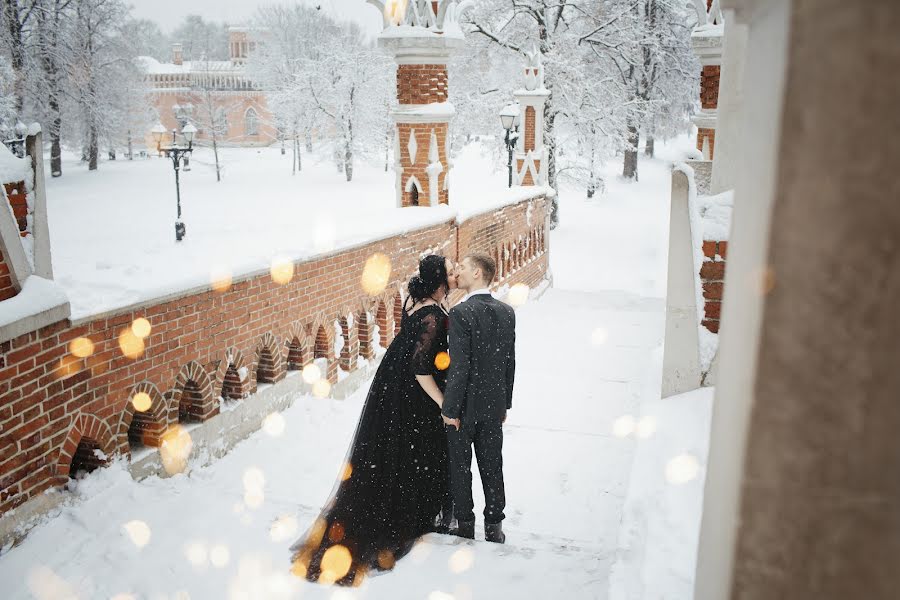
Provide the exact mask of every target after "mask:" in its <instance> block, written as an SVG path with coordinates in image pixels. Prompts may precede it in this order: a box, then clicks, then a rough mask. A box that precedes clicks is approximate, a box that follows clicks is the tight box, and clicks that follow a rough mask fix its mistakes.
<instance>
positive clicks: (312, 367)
mask: <svg viewBox="0 0 900 600" xmlns="http://www.w3.org/2000/svg"><path fill="white" fill-rule="evenodd" d="M302 377H303V381H305V382H306V383H308V384H310V385H312V384H314V383H315V382H317V381H319V380H320V379H322V369H320V368H319V365H317V364H313V363H310V364H308V365H306V366H305V367H303V373H302Z"/></svg>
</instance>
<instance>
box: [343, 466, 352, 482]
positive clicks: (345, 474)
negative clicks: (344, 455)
mask: <svg viewBox="0 0 900 600" xmlns="http://www.w3.org/2000/svg"><path fill="white" fill-rule="evenodd" d="M351 475H353V465H351V464H350V463H345V464H344V470H343V471H342V472H341V481H347V480H348V479H350V476H351Z"/></svg>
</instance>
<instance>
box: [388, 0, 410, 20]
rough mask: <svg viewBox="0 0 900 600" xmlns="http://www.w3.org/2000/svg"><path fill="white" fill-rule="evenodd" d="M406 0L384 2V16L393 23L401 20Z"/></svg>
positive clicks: (404, 11)
mask: <svg viewBox="0 0 900 600" xmlns="http://www.w3.org/2000/svg"><path fill="white" fill-rule="evenodd" d="M406 2H407V0H387V2H385V3H384V18H385V19H386V20H388V21H389V22H391V23H392V24H394V25H399V24H400V23H402V22H403V15H404V14H405V13H406Z"/></svg>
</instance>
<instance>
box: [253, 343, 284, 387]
mask: <svg viewBox="0 0 900 600" xmlns="http://www.w3.org/2000/svg"><path fill="white" fill-rule="evenodd" d="M281 348H282V346H281V344H279V343H278V338H276V337H275V335H274V334H272V333H271V332H266V333H265V335H263V336H262V338H261V339H260V340H259V344H257V346H256V382H257V383H258V384H259V383H277V382H279V381H281V380H282V379H284V377H285V375H287V369H286V368H285V360H284V354H283V353H282V350H281Z"/></svg>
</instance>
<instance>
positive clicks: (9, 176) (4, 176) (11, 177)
mask: <svg viewBox="0 0 900 600" xmlns="http://www.w3.org/2000/svg"><path fill="white" fill-rule="evenodd" d="M30 174H31V162H30V161H28V160H26V159H24V158H19V157H18V156H16V155H15V154H13V153H12V152H11V151H10V150H9V148H7V147H6V145H5V144H0V183H16V182H18V181H25V180H27V179H28V176H29V175H30Z"/></svg>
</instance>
